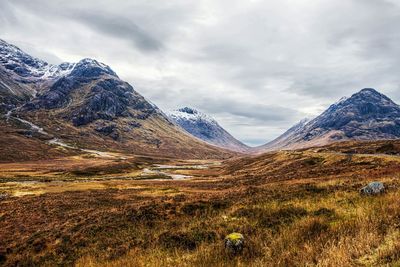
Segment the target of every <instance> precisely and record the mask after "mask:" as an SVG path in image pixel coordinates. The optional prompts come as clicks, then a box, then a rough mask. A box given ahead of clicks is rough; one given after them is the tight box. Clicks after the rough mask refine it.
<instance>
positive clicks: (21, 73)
mask: <svg viewBox="0 0 400 267" xmlns="http://www.w3.org/2000/svg"><path fill="white" fill-rule="evenodd" d="M0 66H2V67H4V69H5V71H6V72H7V73H9V74H10V75H11V77H13V78H14V79H16V80H17V81H21V82H25V83H36V82H41V81H46V80H56V79H58V78H60V77H62V76H66V75H69V74H71V75H74V76H75V77H85V78H92V77H94V76H98V75H101V74H108V75H112V76H115V77H118V76H117V74H116V73H115V72H114V71H113V70H112V69H111V68H110V67H109V66H107V65H106V64H104V63H101V62H98V61H97V60H95V59H90V58H84V59H82V60H80V61H79V62H78V63H68V62H64V63H61V64H60V65H53V64H49V63H47V62H45V61H43V60H40V59H37V58H34V57H32V56H30V55H28V54H27V53H25V52H24V51H22V50H21V49H19V48H18V47H16V46H15V45H12V44H9V43H7V42H6V41H4V40H1V39H0Z"/></svg>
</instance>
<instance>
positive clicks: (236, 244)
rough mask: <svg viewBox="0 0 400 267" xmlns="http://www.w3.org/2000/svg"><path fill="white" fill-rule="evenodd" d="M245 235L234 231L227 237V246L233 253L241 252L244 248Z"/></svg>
mask: <svg viewBox="0 0 400 267" xmlns="http://www.w3.org/2000/svg"><path fill="white" fill-rule="evenodd" d="M243 246H244V237H243V235H242V234H240V233H232V234H229V235H227V236H226V237H225V248H226V249H227V250H228V251H230V252H232V253H235V254H236V253H240V252H241V251H242V250H243Z"/></svg>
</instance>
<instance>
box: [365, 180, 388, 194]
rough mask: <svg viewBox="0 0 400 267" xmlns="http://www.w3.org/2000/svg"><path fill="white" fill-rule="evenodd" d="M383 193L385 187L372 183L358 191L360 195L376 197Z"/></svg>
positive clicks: (378, 183) (380, 183)
mask: <svg viewBox="0 0 400 267" xmlns="http://www.w3.org/2000/svg"><path fill="white" fill-rule="evenodd" d="M384 192H385V186H384V185H383V183H382V182H372V183H369V184H368V185H367V186H364V187H363V188H361V189H360V193H361V194H362V195H378V194H383V193H384Z"/></svg>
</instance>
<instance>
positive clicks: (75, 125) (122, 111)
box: [0, 40, 232, 160]
mask: <svg viewBox="0 0 400 267" xmlns="http://www.w3.org/2000/svg"><path fill="white" fill-rule="evenodd" d="M0 56H1V58H0V115H1V117H2V118H3V119H2V120H0V147H1V149H0V150H2V151H0V152H1V153H0V154H2V158H7V157H8V158H12V157H16V158H18V157H19V158H27V159H29V158H30V157H32V156H35V155H36V156H38V157H39V156H40V157H45V156H46V155H50V154H51V151H53V152H54V153H55V154H57V155H58V154H59V153H60V150H59V149H57V146H60V145H62V146H64V148H68V147H76V148H89V149H98V150H107V151H125V152H129V153H134V154H141V155H143V154H144V155H157V156H169V157H189V158H221V157H222V158H224V157H229V156H231V155H232V153H231V152H229V151H227V150H224V149H221V148H217V147H215V146H212V145H209V144H207V143H205V142H203V141H201V140H199V139H198V138H194V137H193V136H191V135H189V134H188V133H187V132H185V131H183V130H182V129H181V128H180V127H179V126H177V125H176V124H174V123H172V122H171V121H170V119H169V118H168V117H167V116H166V115H165V114H164V113H163V112H162V111H161V110H160V109H158V107H156V106H155V105H153V104H151V103H150V102H148V101H147V100H146V99H145V98H144V97H142V96H141V95H140V94H139V93H138V92H137V91H136V90H135V89H134V88H133V87H132V86H131V85H129V84H128V83H126V82H124V81H122V80H121V79H120V78H119V77H118V76H117V74H116V73H115V72H114V71H113V70H112V69H111V68H110V67H109V66H107V65H105V64H103V63H100V62H98V61H96V60H94V59H83V60H81V61H79V62H78V63H62V64H60V65H51V64H48V63H46V62H44V61H42V60H40V59H36V58H34V57H31V56H30V55H28V54H26V53H25V52H23V51H22V50H20V49H19V48H17V47H16V46H14V45H11V44H8V43H7V42H5V41H3V40H0ZM8 146H12V147H13V148H14V149H13V150H7V151H6V147H8ZM28 150H29V151H28ZM43 150H47V151H50V152H49V153H43ZM25 155H28V156H25ZM0 160H1V159H0Z"/></svg>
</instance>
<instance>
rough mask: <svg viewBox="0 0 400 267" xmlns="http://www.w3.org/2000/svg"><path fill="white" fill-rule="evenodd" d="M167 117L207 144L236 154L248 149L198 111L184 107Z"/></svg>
mask: <svg viewBox="0 0 400 267" xmlns="http://www.w3.org/2000/svg"><path fill="white" fill-rule="evenodd" d="M168 115H169V117H170V118H171V119H172V120H173V121H174V122H175V123H176V124H178V125H179V126H181V127H182V128H183V129H184V130H185V131H187V132H188V133H190V134H191V135H193V136H195V137H197V138H199V139H201V140H203V141H205V142H207V143H209V144H212V145H215V146H218V147H222V148H226V149H229V150H233V151H238V152H245V151H247V150H248V149H249V147H248V146H246V145H245V144H243V143H242V142H240V141H239V140H237V139H235V138H234V137H233V136H232V135H231V134H229V133H228V132H227V131H226V130H225V129H224V128H222V127H221V125H219V124H218V122H217V121H216V120H214V119H213V118H211V117H210V116H208V115H206V114H204V113H202V112H200V111H198V110H195V109H193V108H189V107H184V108H181V109H178V110H175V111H172V112H170V113H169V114H168Z"/></svg>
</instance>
